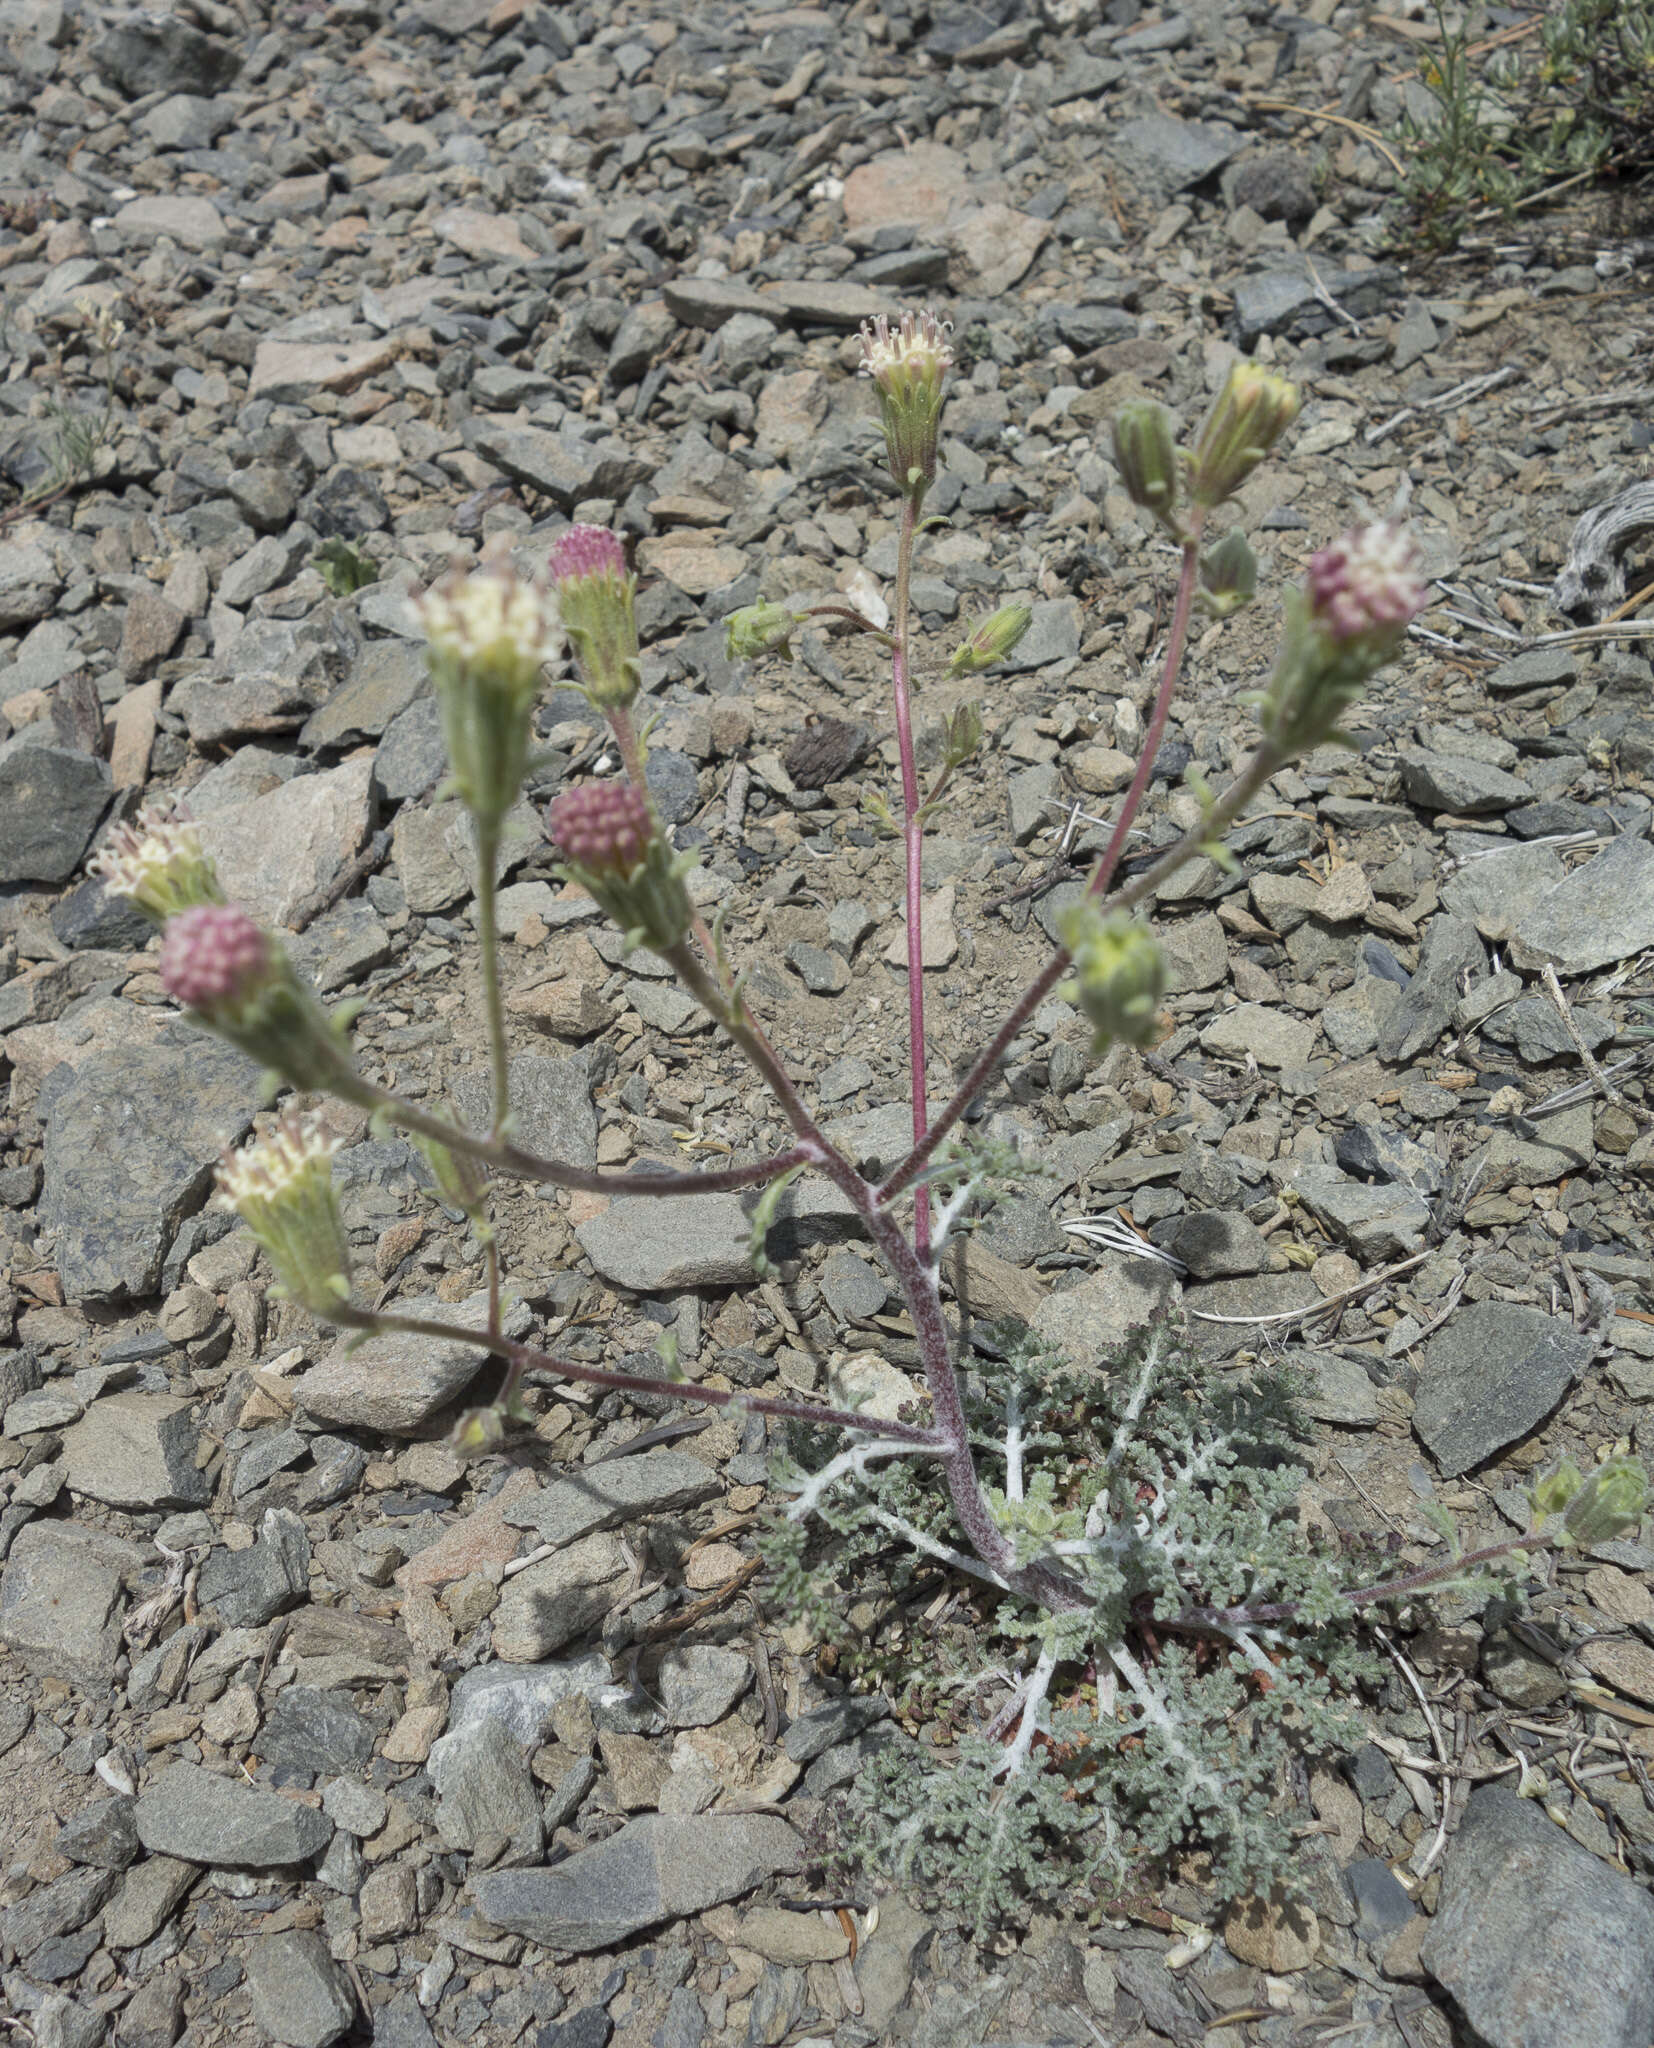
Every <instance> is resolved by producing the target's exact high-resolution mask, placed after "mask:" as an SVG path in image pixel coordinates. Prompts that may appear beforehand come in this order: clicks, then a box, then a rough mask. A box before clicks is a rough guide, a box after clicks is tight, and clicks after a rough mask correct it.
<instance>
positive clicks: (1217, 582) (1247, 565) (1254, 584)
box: [1200, 526, 1258, 619]
mask: <svg viewBox="0 0 1654 2048" xmlns="http://www.w3.org/2000/svg"><path fill="white" fill-rule="evenodd" d="M1257 589H1258V558H1257V556H1256V555H1254V554H1253V552H1252V549H1251V547H1250V545H1249V544H1248V542H1247V538H1246V535H1245V534H1244V533H1242V532H1241V530H1240V528H1239V527H1238V526H1232V527H1230V529H1229V531H1228V532H1227V533H1226V534H1225V535H1224V536H1223V538H1222V540H1220V541H1219V542H1218V544H1217V546H1216V547H1214V548H1208V549H1207V550H1206V552H1205V554H1203V555H1202V556H1201V558H1200V601H1201V603H1202V604H1203V605H1204V606H1205V608H1206V610H1207V611H1208V612H1210V613H1211V614H1212V616H1213V617H1214V618H1218V619H1227V618H1229V617H1231V616H1232V615H1233V614H1234V613H1236V612H1238V611H1239V610H1240V609H1241V608H1242V607H1243V606H1244V605H1249V604H1250V603H1251V602H1252V599H1253V598H1254V597H1255V596H1256V595H1257Z"/></svg>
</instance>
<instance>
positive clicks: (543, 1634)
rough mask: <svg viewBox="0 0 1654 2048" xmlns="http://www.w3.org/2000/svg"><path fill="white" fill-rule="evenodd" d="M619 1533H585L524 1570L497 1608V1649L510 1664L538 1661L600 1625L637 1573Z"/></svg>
mask: <svg viewBox="0 0 1654 2048" xmlns="http://www.w3.org/2000/svg"><path fill="white" fill-rule="evenodd" d="M631 1569H632V1567H631V1556H630V1553H629V1552H628V1550H627V1549H626V1546H625V1545H624V1544H623V1543H622V1542H621V1540H620V1538H619V1537H618V1536H614V1535H611V1534H609V1533H607V1532H604V1533H602V1534H599V1535H594V1536H584V1537H582V1538H581V1539H580V1540H579V1541H578V1542H577V1543H572V1544H570V1545H569V1546H568V1548H567V1549H565V1550H560V1551H559V1552H558V1553H557V1555H556V1556H555V1557H548V1558H546V1559H545V1561H544V1562H543V1563H541V1564H532V1565H530V1566H529V1567H528V1569H527V1571H522V1572H518V1573H517V1575H516V1577H515V1578H513V1579H512V1580H510V1582H509V1583H508V1584H507V1586H506V1587H505V1590H504V1591H503V1592H502V1593H501V1595H500V1602H499V1605H498V1606H497V1607H496V1608H495V1609H494V1621H493V1641H494V1654H495V1656H496V1657H500V1658H503V1659H504V1660H505V1662H506V1663H508V1664H537V1663H539V1662H540V1661H541V1660H542V1659H543V1658H546V1657H550V1656H552V1655H553V1654H554V1653H555V1652H556V1651H558V1650H560V1649H562V1647H563V1645H564V1644H565V1643H569V1642H572V1641H573V1640H574V1638H575V1637H576V1636H579V1635H583V1634H585V1632H586V1631H587V1630H588V1629H591V1628H595V1627H596V1626H597V1624H598V1623H599V1622H600V1621H601V1620H602V1619H603V1617H604V1615H605V1614H607V1613H608V1611H609V1608H610V1607H611V1606H612V1605H613V1603H614V1600H615V1597H616V1596H617V1594H619V1593H620V1592H621V1591H622V1589H623V1588H624V1587H625V1586H626V1585H627V1584H628V1583H629V1581H630V1578H631Z"/></svg>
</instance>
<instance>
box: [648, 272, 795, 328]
mask: <svg viewBox="0 0 1654 2048" xmlns="http://www.w3.org/2000/svg"><path fill="white" fill-rule="evenodd" d="M661 298H662V300H663V301H664V303H665V306H666V310H667V311H668V312H669V313H670V314H671V315H672V317H673V319H674V320H676V321H678V322H679V323H680V325H682V326H684V327H701V328H706V329H708V330H710V331H712V332H716V331H717V329H718V328H720V327H722V326H724V325H725V324H726V323H727V322H728V321H731V320H733V319H734V318H735V316H736V314H737V313H745V314H749V315H754V316H756V317H757V318H759V319H763V320H768V321H770V322H771V323H772V324H779V322H780V320H781V308H780V307H779V306H778V305H776V304H775V303H774V301H773V300H771V299H769V298H767V297H766V296H765V294H764V293H763V292H759V291H754V290H753V289H752V287H751V286H750V285H744V284H737V283H735V282H734V281H733V280H732V279H730V278H724V277H673V278H668V279H667V280H666V282H665V283H664V284H663V285H662V286H661Z"/></svg>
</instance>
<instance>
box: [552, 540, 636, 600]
mask: <svg viewBox="0 0 1654 2048" xmlns="http://www.w3.org/2000/svg"><path fill="white" fill-rule="evenodd" d="M625 574H626V554H625V550H624V549H623V548H622V547H621V545H620V537H619V535H618V534H613V533H611V532H610V531H609V529H608V528H607V527H606V526H570V527H568V528H566V529H565V531H563V532H562V533H560V534H559V535H558V536H557V538H556V540H555V541H554V542H553V543H552V549H551V580H552V582H553V583H554V584H556V585H557V587H558V588H559V590H560V589H561V588H562V586H563V584H565V583H566V582H568V581H570V580H571V579H572V578H579V577H582V576H624V575H625Z"/></svg>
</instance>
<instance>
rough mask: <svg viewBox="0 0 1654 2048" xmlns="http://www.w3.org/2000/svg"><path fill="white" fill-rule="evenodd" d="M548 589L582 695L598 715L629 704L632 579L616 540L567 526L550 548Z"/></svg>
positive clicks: (601, 530)
mask: <svg viewBox="0 0 1654 2048" xmlns="http://www.w3.org/2000/svg"><path fill="white" fill-rule="evenodd" d="M551 587H552V590H553V591H554V592H555V594H556V598H557V609H558V612H559V615H560V616H561V618H562V622H563V630H564V631H565V632H566V633H567V634H568V636H569V643H570V645H571V646H572V647H573V649H574V658H575V661H576V663H577V664H578V666H579V670H580V683H581V687H582V688H583V689H584V690H585V693H586V695H587V697H588V698H589V699H590V700H591V702H592V703H593V704H594V705H595V706H596V707H597V709H598V710H600V711H605V710H609V709H611V708H617V707H620V706H623V705H627V704H630V703H631V701H632V699H633V698H634V697H635V696H636V695H637V693H638V689H639V686H640V682H641V676H642V670H641V668H640V666H639V661H638V645H637V611H636V600H637V578H636V577H635V576H633V575H632V574H630V572H629V571H628V570H627V567H626V556H625V552H624V550H623V549H622V548H621V545H620V540H619V537H618V536H617V535H615V534H612V533H610V532H609V530H608V529H607V528H606V527H602V526H571V527H568V528H567V529H566V530H565V531H564V532H562V533H560V534H559V535H558V536H557V540H556V542H555V543H554V545H553V547H552V550H551Z"/></svg>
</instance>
